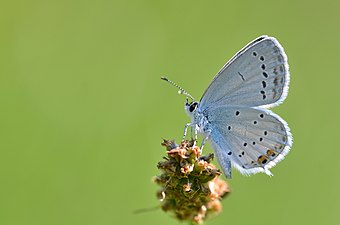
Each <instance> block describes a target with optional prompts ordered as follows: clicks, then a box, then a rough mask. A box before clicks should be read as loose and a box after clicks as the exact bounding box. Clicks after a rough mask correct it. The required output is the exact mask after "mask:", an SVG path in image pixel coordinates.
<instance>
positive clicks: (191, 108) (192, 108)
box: [184, 98, 198, 117]
mask: <svg viewBox="0 0 340 225" xmlns="http://www.w3.org/2000/svg"><path fill="white" fill-rule="evenodd" d="M197 107H198V102H195V101H192V102H190V103H189V100H188V98H187V99H186V102H185V105H184V109H185V112H186V113H187V114H188V115H189V116H190V117H192V116H193V115H194V113H195V112H196V110H197Z"/></svg>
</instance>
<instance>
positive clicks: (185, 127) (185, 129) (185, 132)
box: [182, 123, 196, 141]
mask: <svg viewBox="0 0 340 225" xmlns="http://www.w3.org/2000/svg"><path fill="white" fill-rule="evenodd" d="M194 125H195V124H194V123H187V124H185V126H184V134H183V138H182V141H184V139H185V137H186V136H187V132H188V127H189V126H190V127H193V126H194ZM195 130H196V129H195Z"/></svg>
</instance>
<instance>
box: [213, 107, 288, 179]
mask: <svg viewBox="0 0 340 225" xmlns="http://www.w3.org/2000/svg"><path fill="white" fill-rule="evenodd" d="M207 117H208V120H209V122H210V124H211V127H213V129H212V131H211V135H210V141H211V143H212V145H213V147H214V149H215V152H216V154H217V158H219V161H220V164H221V165H222V167H223V163H221V161H222V160H230V161H231V163H232V165H233V166H234V167H236V168H237V169H238V170H239V171H240V172H241V173H243V174H254V173H258V172H266V173H268V174H269V173H270V172H269V169H270V168H271V167H273V166H274V165H276V163H277V162H279V161H281V160H282V159H283V158H284V156H285V155H286V154H287V153H288V152H289V149H290V147H291V145H292V136H291V134H290V130H289V127H288V125H287V123H286V122H285V121H284V120H283V119H282V118H280V117H279V116H278V115H276V114H274V113H273V112H271V111H270V110H264V109H261V108H249V107H227V106H220V107H215V108H213V109H211V110H210V111H209V112H208V114H207ZM219 155H221V156H222V157H220V156H219ZM224 170H226V171H228V168H224ZM224 172H225V171H224Z"/></svg>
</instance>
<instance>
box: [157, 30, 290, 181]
mask: <svg viewBox="0 0 340 225" xmlns="http://www.w3.org/2000/svg"><path fill="white" fill-rule="evenodd" d="M162 79H163V80H166V81H168V82H170V83H171V84H173V85H175V86H176V87H178V88H179V90H180V91H179V93H181V94H185V95H187V96H188V97H189V98H191V100H192V101H191V102H189V100H188V98H187V100H186V103H185V111H186V112H187V114H188V115H189V116H190V117H191V123H188V124H186V126H185V129H184V137H185V136H186V132H187V128H188V127H192V128H194V131H195V133H196V134H197V132H198V133H200V134H203V136H204V139H203V141H202V147H203V146H204V144H205V142H206V141H209V142H210V143H211V146H212V148H213V149H214V152H215V155H216V158H217V160H218V162H219V164H220V166H221V168H222V171H223V173H224V174H225V176H226V177H227V178H231V167H232V166H233V167H235V168H236V169H237V170H239V171H240V172H241V173H242V174H245V175H251V174H256V173H259V172H263V173H265V174H267V175H272V173H271V172H270V170H269V169H270V168H272V167H273V166H275V165H276V164H277V163H278V162H279V161H281V160H283V159H284V157H285V155H287V153H288V152H289V150H290V148H291V146H292V134H291V133H290V129H289V127H288V124H287V123H286V122H285V121H284V120H283V119H282V118H281V117H280V116H278V115H277V114H275V113H273V112H272V111H271V110H269V108H272V107H275V106H277V105H279V104H280V103H282V102H283V101H284V100H285V98H286V97H287V94H288V85H289V80H290V78H289V67H288V62H287V56H286V54H285V52H284V50H283V47H282V46H281V44H280V43H279V42H278V41H277V40H276V39H275V38H274V37H268V36H261V37H258V38H256V39H255V40H253V41H252V42H250V43H249V44H248V45H246V46H245V47H244V48H243V49H241V50H240V51H239V52H238V53H236V55H234V56H233V57H232V58H231V59H230V60H229V61H228V62H227V63H226V64H225V65H224V66H223V67H222V69H221V70H220V71H219V72H218V73H217V75H216V76H215V77H214V79H213V80H212V82H211V83H210V85H209V86H208V88H207V89H206V91H205V92H204V94H203V95H202V98H201V100H200V101H195V100H194V98H193V97H192V96H191V95H190V94H189V93H187V92H186V91H185V90H184V89H183V88H181V87H180V86H178V85H177V84H175V83H174V82H172V81H170V80H169V79H167V78H164V77H163V78H162Z"/></svg>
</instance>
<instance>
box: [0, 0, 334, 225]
mask: <svg viewBox="0 0 340 225" xmlns="http://www.w3.org/2000/svg"><path fill="white" fill-rule="evenodd" d="M339 9H340V1H336V0H324V1H310V0H309V1H307V0H304V1H301V0H294V1H293V0H291V1H269V0H268V1H202V0H195V1H192V0H186V1H185V0H180V1H179V0H171V1H170V0H169V1H160V0H147V1H141V0H140V1H138V0H135V1H123V0H122V1H117V0H114V1H110V0H97V1H87V0H85V1H66V0H61V1H43V0H32V1H6V2H5V1H2V2H1V3H0V182H1V183H0V224H1V225H112V224H120V225H123V224H129V225H130V224H131V225H132V224H145V225H152V224H157V225H158V224H164V225H166V224H178V222H177V221H175V220H174V219H173V218H171V216H169V215H167V214H165V213H163V212H162V211H161V210H156V211H153V212H148V213H142V214H134V213H133V211H134V210H137V209H141V208H148V207H153V206H156V205H158V204H159V202H158V200H157V199H156V196H155V192H156V190H158V187H157V186H156V185H155V184H153V183H152V182H151V178H152V177H153V176H154V175H157V174H159V172H158V171H157V168H156V164H157V162H158V161H160V160H161V158H162V157H163V156H164V153H165V151H164V148H163V147H161V146H160V142H161V140H162V139H161V138H175V139H177V140H179V139H180V138H181V136H182V132H183V127H184V124H185V123H186V122H188V121H189V118H188V117H187V116H186V115H185V113H184V110H183V104H184V100H185V98H184V97H183V96H179V95H177V94H176V90H175V89H174V88H173V87H171V86H170V85H168V84H166V83H164V82H163V81H161V80H160V76H162V75H167V76H168V77H169V78H170V79H172V80H174V81H176V82H178V83H179V84H180V85H182V86H183V87H184V88H185V89H187V91H188V92H190V93H191V94H192V95H193V96H194V97H196V98H197V99H199V98H200V96H201V95H202V93H203V91H204V90H205V88H206V87H207V86H208V84H209V83H210V81H211V80H212V78H213V76H214V75H215V74H216V72H217V71H218V70H219V69H220V68H221V67H222V65H223V64H224V63H225V62H226V61H227V60H228V59H229V58H230V57H232V56H233V55H234V54H235V53H236V52H237V51H238V50H239V49H240V48H242V47H243V46H244V45H245V44H247V43H248V42H249V41H251V40H253V39H254V38H256V37H258V36H260V35H262V34H268V35H271V36H275V37H276V38H278V40H279V41H280V42H281V44H282V45H283V46H284V48H285V51H286V53H287V55H288V59H289V64H290V72H291V85H290V91H289V95H288V98H287V99H286V101H285V102H284V104H282V105H280V106H279V107H277V108H275V109H274V111H275V112H276V113H278V114H279V115H281V116H282V117H283V118H284V119H285V120H287V121H288V123H289V126H290V128H291V130H292V133H293V137H294V145H293V148H292V150H291V152H290V154H288V156H287V158H286V159H285V160H284V161H283V162H281V163H279V165H278V166H277V167H275V168H274V169H273V170H272V172H273V173H274V174H275V176H274V177H272V178H270V177H268V176H266V175H264V174H259V175H255V176H251V177H244V176H242V175H240V174H239V173H238V172H237V171H235V170H234V177H233V179H232V180H230V181H229V184H230V185H231V188H232V194H231V195H230V196H228V198H226V199H225V200H223V207H224V210H223V212H222V214H221V215H219V216H217V217H215V218H213V219H211V220H209V221H208V224H211V225H213V224H233V225H241V224H244V225H248V224H261V225H264V224H268V225H272V224H278V225H286V224H289V225H293V224H327V225H332V224H339V210H340V192H339V184H340V181H339V171H340V151H339V147H338V146H337V140H339V137H338V136H339V127H340V121H339V119H338V118H339V115H340V112H339V108H340V107H339V104H340V100H339V97H340V94H339V85H340V84H339V83H340V67H339V63H340V62H339V61H340V57H339V55H340V54H339V53H340V44H339V40H340V29H339V28H340V14H339ZM205 151H207V152H209V151H211V148H210V146H207V147H206V149H205ZM338 157H339V158H338Z"/></svg>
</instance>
